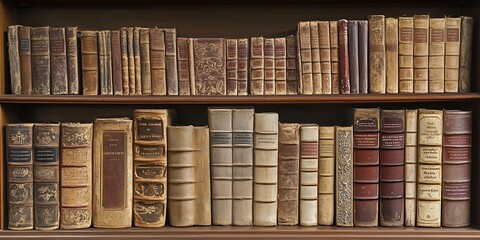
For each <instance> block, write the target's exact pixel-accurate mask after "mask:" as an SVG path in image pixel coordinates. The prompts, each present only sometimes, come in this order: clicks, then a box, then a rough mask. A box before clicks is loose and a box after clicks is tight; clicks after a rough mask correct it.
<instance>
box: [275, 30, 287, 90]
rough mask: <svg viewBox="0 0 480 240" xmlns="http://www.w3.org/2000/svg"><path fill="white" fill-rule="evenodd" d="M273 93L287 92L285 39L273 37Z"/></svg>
mask: <svg viewBox="0 0 480 240" xmlns="http://www.w3.org/2000/svg"><path fill="white" fill-rule="evenodd" d="M275 94H276V95H286V94H287V39H286V38H275Z"/></svg>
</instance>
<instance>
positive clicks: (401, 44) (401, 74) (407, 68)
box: [398, 17, 415, 222]
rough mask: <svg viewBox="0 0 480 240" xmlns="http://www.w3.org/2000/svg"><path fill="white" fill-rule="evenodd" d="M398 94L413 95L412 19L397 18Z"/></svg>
mask: <svg viewBox="0 0 480 240" xmlns="http://www.w3.org/2000/svg"><path fill="white" fill-rule="evenodd" d="M398 92H399V93H413V17H399V18H398ZM414 222H415V221H414Z"/></svg>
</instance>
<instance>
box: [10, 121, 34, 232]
mask: <svg viewBox="0 0 480 240" xmlns="http://www.w3.org/2000/svg"><path fill="white" fill-rule="evenodd" d="M6 132H7V133H6V141H7V148H6V150H7V152H6V157H7V176H8V178H7V180H8V192H7V193H8V194H7V198H8V229H11V230H28V229H33V222H34V220H33V169H32V168H33V160H32V156H33V153H32V152H33V151H32V148H33V133H32V132H33V124H8V125H7V126H6Z"/></svg>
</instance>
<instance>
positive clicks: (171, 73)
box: [163, 28, 225, 95]
mask: <svg viewBox="0 0 480 240" xmlns="http://www.w3.org/2000/svg"><path fill="white" fill-rule="evenodd" d="M163 31H164V34H165V76H166V80H167V81H166V82H167V94H168V95H178V76H177V30H176V29H175V28H165V29H163ZM223 52H225V51H223ZM224 65H225V64H224Z"/></svg>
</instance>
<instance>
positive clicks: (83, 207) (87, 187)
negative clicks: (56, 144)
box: [60, 123, 93, 229]
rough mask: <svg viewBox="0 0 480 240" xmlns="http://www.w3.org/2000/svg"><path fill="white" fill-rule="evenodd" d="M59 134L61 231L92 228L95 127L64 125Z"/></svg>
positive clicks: (87, 124)
mask: <svg viewBox="0 0 480 240" xmlns="http://www.w3.org/2000/svg"><path fill="white" fill-rule="evenodd" d="M60 131H61V136H60V140H61V144H60V154H61V157H60V189H61V194H60V196H61V198H60V228H61V229H80V228H89V227H90V225H91V222H92V144H93V124H91V123H62V125H61V130H60Z"/></svg>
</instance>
